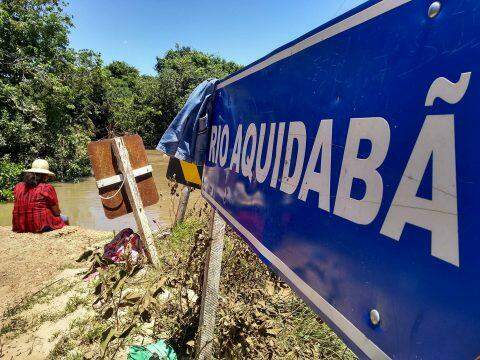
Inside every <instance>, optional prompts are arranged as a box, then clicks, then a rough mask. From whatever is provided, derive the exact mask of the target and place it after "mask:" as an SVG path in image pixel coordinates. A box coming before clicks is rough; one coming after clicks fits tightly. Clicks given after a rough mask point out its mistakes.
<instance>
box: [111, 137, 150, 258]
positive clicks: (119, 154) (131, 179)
mask: <svg viewBox="0 0 480 360" xmlns="http://www.w3.org/2000/svg"><path fill="white" fill-rule="evenodd" d="M112 146H113V152H114V154H115V156H116V158H117V164H118V167H119V169H120V171H121V172H122V174H123V178H124V186H125V191H126V193H127V196H128V199H129V201H130V205H131V207H132V210H133V215H134V216H135V222H136V223H137V228H138V232H139V235H140V238H141V239H142V241H143V244H144V245H145V246H146V249H147V251H148V256H149V259H150V261H151V262H152V264H153V265H154V266H155V267H157V266H158V265H159V264H158V255H157V250H156V248H155V243H154V240H153V235H152V230H151V229H150V225H149V224H148V219H147V216H146V215H145V209H144V208H143V203H142V199H141V197H140V193H139V192H138V188H137V183H136V180H135V175H134V173H133V170H132V166H131V164H130V159H129V156H128V150H127V148H126V147H125V143H124V141H123V138H121V137H116V138H114V139H113V144H112Z"/></svg>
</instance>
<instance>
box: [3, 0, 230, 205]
mask: <svg viewBox="0 0 480 360" xmlns="http://www.w3.org/2000/svg"><path fill="white" fill-rule="evenodd" d="M65 7H66V3H65V2H63V1H58V0H3V1H1V2H0V201H2V200H3V201H5V200H11V184H12V183H15V182H16V181H17V180H18V174H19V172H21V170H22V169H23V168H24V167H25V166H27V165H28V164H30V163H31V162H32V161H33V159H34V158H36V157H43V158H46V159H47V160H49V162H50V164H51V167H52V170H53V171H54V172H55V173H56V174H57V179H58V180H64V181H71V180H76V179H78V178H80V177H82V176H86V175H89V174H90V163H89V160H88V156H87V150H86V149H87V144H88V142H90V141H91V140H96V139H101V138H104V137H107V136H109V135H113V134H117V135H121V134H125V133H138V134H139V135H140V136H142V138H143V140H144V142H145V145H146V146H147V147H148V148H152V147H154V146H155V145H156V143H157V142H158V140H159V138H160V136H161V134H162V133H163V131H164V130H165V129H166V127H167V126H168V124H169V123H170V122H171V121H172V119H173V118H174V117H175V115H176V113H177V112H178V111H179V110H180V108H181V107H182V106H183V104H184V102H185V100H186V99H187V97H188V95H189V94H190V92H191V91H192V90H193V88H194V87H195V86H196V85H198V84H199V83H200V82H202V81H203V80H205V79H207V78H211V77H215V78H222V77H224V76H226V75H228V74H230V73H232V72H234V71H236V70H238V69H240V66H239V65H237V64H235V63H233V62H230V61H226V60H224V59H221V58H220V57H218V56H214V55H211V54H206V53H203V52H201V51H197V50H194V49H191V48H189V47H185V46H180V45H176V46H175V47H174V48H173V49H171V50H169V51H167V52H166V53H165V54H164V55H163V56H159V57H157V58H156V61H155V65H154V67H155V70H156V75H154V76H150V75H142V74H140V73H139V71H138V70H137V69H136V68H135V67H133V66H131V65H129V64H127V63H125V62H123V61H114V62H112V63H110V64H107V65H105V64H103V62H102V59H101V56H100V54H98V53H95V52H93V51H90V50H81V51H76V50H74V49H72V48H70V47H69V31H70V29H71V28H72V27H73V26H74V24H73V20H72V17H71V16H69V15H68V14H67V13H66V11H65ZM153 60H154V59H152V63H153Z"/></svg>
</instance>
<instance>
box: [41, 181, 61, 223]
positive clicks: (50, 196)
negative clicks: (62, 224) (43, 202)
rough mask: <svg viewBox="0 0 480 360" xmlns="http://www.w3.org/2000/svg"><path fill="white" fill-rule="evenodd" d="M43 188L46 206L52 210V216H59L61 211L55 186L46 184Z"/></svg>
mask: <svg viewBox="0 0 480 360" xmlns="http://www.w3.org/2000/svg"><path fill="white" fill-rule="evenodd" d="M45 190H46V191H45V193H44V196H45V197H46V198H47V203H48V208H49V209H50V210H51V211H52V214H53V215H54V216H60V214H61V211H60V206H59V205H58V197H57V192H56V191H55V188H54V187H53V186H52V185H50V184H47V186H46V189H45Z"/></svg>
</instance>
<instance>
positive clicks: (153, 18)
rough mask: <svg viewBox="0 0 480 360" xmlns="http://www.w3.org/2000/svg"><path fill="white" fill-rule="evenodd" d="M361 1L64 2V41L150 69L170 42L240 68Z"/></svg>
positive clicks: (108, 58)
mask: <svg viewBox="0 0 480 360" xmlns="http://www.w3.org/2000/svg"><path fill="white" fill-rule="evenodd" d="M363 2H364V0H316V1H313V0H257V1H251V0H209V1H208V0H190V1H189V0H176V1H175V0H170V1H168V0H70V4H69V5H68V7H67V9H66V11H67V13H69V14H70V15H72V16H73V22H74V24H75V27H74V28H73V29H72V31H71V36H70V45H71V46H72V47H73V48H75V49H77V50H80V49H92V50H94V51H96V52H99V53H101V54H102V57H103V59H104V61H105V63H106V64H108V63H110V62H111V61H113V60H123V61H126V62H127V63H129V64H131V65H134V66H135V67H137V68H138V69H139V70H140V72H141V73H142V74H154V73H155V70H154V64H155V58H156V56H163V54H164V53H165V52H166V51H167V50H168V49H171V48H173V47H174V46H175V44H176V43H178V44H180V45H185V46H191V47H193V48H195V49H197V50H201V51H205V52H208V53H211V54H215V55H219V56H221V57H223V58H225V59H227V60H233V61H235V62H237V63H239V64H242V65H248V64H249V63H251V62H253V61H255V60H257V59H258V58H260V57H262V56H264V55H266V54H268V53H269V52H271V51H272V50H274V49H276V48H278V47H279V46H281V45H283V44H285V43H287V42H289V41H291V40H293V39H295V38H297V37H299V36H301V35H303V34H305V33H306V32H308V31H310V30H312V29H314V28H316V27H317V26H320V25H322V24H323V23H325V22H326V21H328V20H330V19H332V18H334V17H335V16H338V15H340V14H342V13H344V12H345V11H347V10H349V9H351V8H353V7H355V6H357V5H359V4H361V3H363Z"/></svg>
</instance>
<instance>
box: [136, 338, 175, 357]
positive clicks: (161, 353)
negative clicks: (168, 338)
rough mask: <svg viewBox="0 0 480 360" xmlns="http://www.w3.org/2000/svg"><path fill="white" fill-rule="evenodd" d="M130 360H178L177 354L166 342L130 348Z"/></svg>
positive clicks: (161, 341) (159, 341)
mask: <svg viewBox="0 0 480 360" xmlns="http://www.w3.org/2000/svg"><path fill="white" fill-rule="evenodd" d="M127 359H128V360H150V359H152V360H153V359H162V360H163V359H166V360H177V354H175V351H174V350H173V349H172V348H171V347H170V346H168V345H167V344H166V343H165V341H163V340H158V341H157V342H156V343H155V344H150V345H145V346H138V345H133V346H130V352H129V353H128V358H127Z"/></svg>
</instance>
